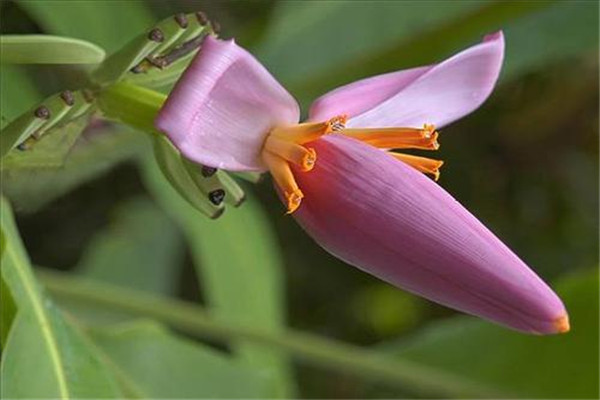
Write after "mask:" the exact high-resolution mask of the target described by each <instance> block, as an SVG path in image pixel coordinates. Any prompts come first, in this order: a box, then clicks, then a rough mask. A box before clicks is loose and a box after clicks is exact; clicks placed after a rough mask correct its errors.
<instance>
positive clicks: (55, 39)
mask: <svg viewBox="0 0 600 400" xmlns="http://www.w3.org/2000/svg"><path fill="white" fill-rule="evenodd" d="M0 51H1V52H2V59H1V60H0V61H1V62H2V63H3V64H97V63H99V62H101V61H102V60H103V59H104V55H105V54H104V50H103V49H102V48H100V47H98V46H96V45H95V44H93V43H90V42H86V41H85V40H79V39H73V38H69V37H63V36H52V35H2V36H0Z"/></svg>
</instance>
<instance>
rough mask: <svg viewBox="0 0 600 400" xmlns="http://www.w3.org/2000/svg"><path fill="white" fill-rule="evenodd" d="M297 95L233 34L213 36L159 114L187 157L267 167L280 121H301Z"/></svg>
mask: <svg viewBox="0 0 600 400" xmlns="http://www.w3.org/2000/svg"><path fill="white" fill-rule="evenodd" d="M299 117H300V110H299V107H298V104H297V102H296V100H294V98H293V97H292V96H291V95H290V94H289V93H288V92H287V91H286V90H285V89H284V88H283V87H282V86H281V85H280V84H279V83H278V82H277V80H275V78H273V76H271V74H270V73H269V72H268V71H267V70H266V69H265V68H264V67H263V66H262V65H261V64H260V63H259V62H258V61H257V60H256V59H255V58H254V57H253V56H252V55H251V54H250V53H248V52H247V51H246V50H244V49H243V48H241V47H239V46H237V45H236V44H235V42H234V41H233V40H230V41H221V40H217V39H215V38H213V37H210V36H209V37H207V38H206V39H205V40H204V43H203V44H202V49H201V50H200V51H199V52H198V55H197V56H196V58H195V59H194V60H193V61H192V63H191V64H190V66H189V67H188V68H187V70H186V71H185V72H184V73H183V75H182V76H181V78H179V81H178V82H177V84H176V85H175V88H174V89H173V91H172V92H171V94H170V95H169V97H168V99H167V101H166V103H165V105H164V106H163V108H162V109H161V111H160V112H159V114H158V117H157V118H156V121H155V124H156V127H157V128H158V129H159V130H161V131H163V132H165V133H166V134H167V135H168V136H169V138H170V139H171V141H172V142H173V144H174V145H175V146H176V147H177V148H178V149H179V150H180V151H181V153H183V154H184V155H185V156H186V157H187V158H189V159H191V160H193V161H195V162H198V163H200V164H204V165H209V166H212V167H218V168H225V169H229V170H263V169H264V165H263V163H262V160H261V159H260V152H261V149H262V145H263V142H264V140H265V138H266V136H267V134H268V133H269V131H270V130H271V128H273V127H274V126H275V125H289V124H296V123H298V120H299Z"/></svg>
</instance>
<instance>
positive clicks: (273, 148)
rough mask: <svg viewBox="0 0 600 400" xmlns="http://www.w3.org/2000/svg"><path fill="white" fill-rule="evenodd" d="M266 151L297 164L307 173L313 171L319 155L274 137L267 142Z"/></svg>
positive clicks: (270, 137) (312, 150)
mask: <svg viewBox="0 0 600 400" xmlns="http://www.w3.org/2000/svg"><path fill="white" fill-rule="evenodd" d="M265 150H268V151H270V152H271V153H273V154H276V155H278V156H279V157H281V158H283V159H285V160H287V161H289V162H292V163H294V164H296V165H297V166H299V167H300V168H302V170H303V171H305V172H307V171H310V170H311V169H313V167H314V166H315V162H316V161H317V153H316V152H315V150H314V149H310V148H306V147H304V146H301V145H299V144H296V143H294V142H290V141H288V140H285V139H282V138H280V137H277V136H273V135H271V136H269V137H268V138H267V140H266V141H265Z"/></svg>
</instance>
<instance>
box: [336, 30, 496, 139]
mask: <svg viewBox="0 0 600 400" xmlns="http://www.w3.org/2000/svg"><path fill="white" fill-rule="evenodd" d="M503 58H504V36H503V35H502V32H498V33H495V34H493V35H488V36H486V37H485V38H484V41H483V43H480V44H478V45H475V46H472V47H470V48H468V49H466V50H464V51H462V52H460V53H458V54H456V55H454V56H453V57H451V58H449V59H447V60H446V61H443V62H442V63H440V64H438V65H436V66H435V67H433V68H431V69H430V70H429V71H427V72H426V73H424V74H423V75H421V76H420V77H419V78H417V79H416V80H415V81H414V82H412V83H411V84H410V85H408V86H407V87H405V88H404V90H401V91H400V92H399V93H398V94H396V95H395V96H393V97H391V98H389V99H388V100H386V101H385V102H383V103H381V104H379V105H376V106H374V108H372V109H371V110H369V111H367V112H365V113H363V114H361V115H358V116H356V117H354V118H352V119H350V120H349V121H348V124H347V125H348V127H355V128H357V127H362V128H375V127H392V126H409V127H421V126H423V124H426V123H427V124H434V125H435V126H436V127H437V128H441V127H442V126H444V125H447V124H449V123H451V122H453V121H456V120H457V119H460V118H462V117H464V116H465V115H467V114H469V113H470V112H472V111H474V110H475V109H477V108H478V107H479V106H480V105H481V104H482V103H483V102H484V101H485V100H486V99H487V98H488V96H489V95H490V93H492V90H493V88H494V86H495V84H496V81H497V80H498V76H499V75H500V68H501V66H502V60H503Z"/></svg>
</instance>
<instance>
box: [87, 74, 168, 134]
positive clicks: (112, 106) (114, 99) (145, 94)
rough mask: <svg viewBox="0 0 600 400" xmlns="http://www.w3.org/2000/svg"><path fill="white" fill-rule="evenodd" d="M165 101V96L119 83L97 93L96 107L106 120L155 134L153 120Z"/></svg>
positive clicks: (140, 87)
mask: <svg viewBox="0 0 600 400" xmlns="http://www.w3.org/2000/svg"><path fill="white" fill-rule="evenodd" d="M166 99H167V96H166V95H164V94H162V93H159V92H156V91H154V90H151V89H148V88H145V87H143V86H138V85H135V84H132V83H128V82H119V83H116V84H114V85H111V86H109V87H107V88H106V89H104V90H102V91H101V92H100V93H99V95H98V106H99V107H100V110H101V111H102V112H103V113H104V116H106V117H107V118H110V119H114V120H117V121H120V122H123V123H126V124H128V125H131V126H133V127H135V128H138V129H139V130H141V131H144V132H147V133H155V134H157V133H158V131H157V130H156V128H155V127H154V119H155V118H156V115H157V114H158V111H159V110H160V108H161V107H162V105H163V103H164V102H165V101H166Z"/></svg>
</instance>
